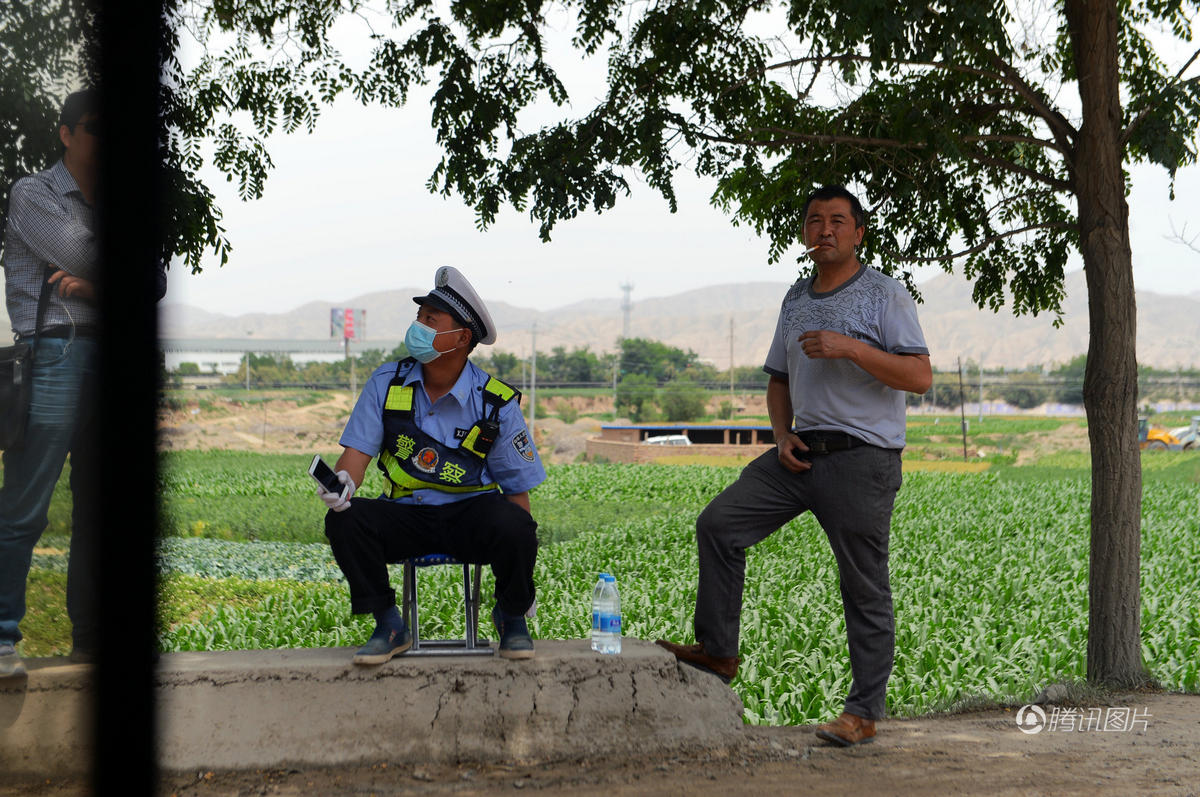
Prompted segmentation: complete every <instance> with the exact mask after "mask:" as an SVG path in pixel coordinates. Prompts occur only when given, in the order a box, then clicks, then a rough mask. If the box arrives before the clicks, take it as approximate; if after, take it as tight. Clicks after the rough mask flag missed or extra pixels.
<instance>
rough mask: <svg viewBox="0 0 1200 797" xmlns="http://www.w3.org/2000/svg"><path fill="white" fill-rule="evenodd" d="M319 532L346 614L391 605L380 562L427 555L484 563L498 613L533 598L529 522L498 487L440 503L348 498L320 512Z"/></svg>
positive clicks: (533, 545)
mask: <svg viewBox="0 0 1200 797" xmlns="http://www.w3.org/2000/svg"><path fill="white" fill-rule="evenodd" d="M325 536H326V537H328V538H329V545H330V547H331V548H332V549H333V557H334V559H336V560H337V563H338V566H339V567H341V569H342V573H343V574H344V575H345V576H346V581H347V582H348V583H349V585H350V610H351V611H352V612H353V613H354V614H369V613H374V612H378V611H384V610H386V609H388V608H390V607H392V606H395V605H396V590H394V589H393V588H392V586H391V582H390V580H389V576H388V570H387V565H388V563H389V562H402V561H404V560H405V559H411V558H414V557H418V556H424V555H426V554H431V553H441V554H447V555H449V556H453V557H454V558H455V559H457V560H459V561H460V562H468V563H471V564H475V563H478V564H487V565H491V568H492V573H493V575H494V576H495V578H496V602H497V603H498V604H499V606H500V608H501V610H502V611H504V612H505V613H507V614H511V615H519V614H524V613H525V611H526V610H528V609H529V607H530V606H531V605H532V604H533V598H534V586H533V565H534V562H535V561H536V559H537V523H536V522H535V521H534V519H533V518H532V517H530V515H529V513H528V512H526V511H525V510H524V509H522V508H521V507H519V506H517V505H516V504H514V503H513V502H511V501H509V500H508V499H507V498H504V497H503V496H502V495H500V494H499V493H484V494H482V495H478V496H473V497H471V498H466V499H463V500H461V501H456V502H454V503H451V504H443V505H440V506H422V505H413V504H399V503H396V502H395V501H389V500H387V499H383V498H352V499H350V508H349V509H346V510H344V511H342V512H334V511H332V510H330V511H329V512H327V513H326V514H325Z"/></svg>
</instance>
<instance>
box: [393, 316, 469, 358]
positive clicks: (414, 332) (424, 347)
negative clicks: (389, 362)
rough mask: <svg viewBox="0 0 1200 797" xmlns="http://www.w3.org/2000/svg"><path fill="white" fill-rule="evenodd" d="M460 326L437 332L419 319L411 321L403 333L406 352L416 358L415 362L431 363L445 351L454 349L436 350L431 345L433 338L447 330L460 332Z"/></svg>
mask: <svg viewBox="0 0 1200 797" xmlns="http://www.w3.org/2000/svg"><path fill="white" fill-rule="evenodd" d="M462 329H463V328H462V327H459V328H458V329H447V330H446V331H445V332H438V331H437V330H436V329H434V328H433V327H431V326H426V325H425V324H422V323H421V322H420V321H413V322H412V323H411V324H409V326H408V332H406V333H405V334H404V346H405V348H407V349H408V353H409V354H411V355H412V356H413V357H416V358H417V362H422V363H431V362H433V361H434V360H436V359H437V358H438V357H441V356H442V355H443V354H445V353H446V352H450V351H454V349H452V348H451V349H446V351H438V350H437V349H435V348H434V347H433V339H434V338H436V337H437V336H438V335H445V334H447V333H449V332H462Z"/></svg>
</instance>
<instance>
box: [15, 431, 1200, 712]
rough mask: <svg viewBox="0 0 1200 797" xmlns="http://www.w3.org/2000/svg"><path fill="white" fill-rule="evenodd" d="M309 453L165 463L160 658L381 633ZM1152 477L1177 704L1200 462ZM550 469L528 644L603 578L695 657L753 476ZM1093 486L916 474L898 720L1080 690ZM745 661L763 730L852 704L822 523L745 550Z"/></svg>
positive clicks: (903, 565)
mask: <svg viewBox="0 0 1200 797" xmlns="http://www.w3.org/2000/svg"><path fill="white" fill-rule="evenodd" d="M1034 423H1040V421H1038V422H1034ZM1046 428H1051V427H1046ZM1022 431H1025V430H1022ZM1001 433H1003V432H1001ZM1008 433H1011V434H1015V432H1014V431H1012V430H1008ZM917 436H920V433H919V432H918V435H917ZM326 454H327V455H330V456H327V458H330V457H331V456H332V454H333V452H326ZM307 459H308V458H307V457H306V456H296V455H267V454H251V453H242V452H176V453H168V454H164V455H163V468H162V476H161V496H162V499H163V501H162V503H163V527H164V530H165V533H166V536H165V538H164V539H163V541H162V544H161V549H160V562H161V571H162V575H163V577H162V582H161V586H160V612H159V613H160V639H161V647H162V649H163V650H164V651H173V650H196V649H244V648H273V647H306V646H329V645H338V646H349V645H356V644H359V643H360V642H361V641H363V640H364V639H365V638H366V636H367V635H368V634H369V633H370V630H371V621H370V618H353V617H351V616H350V615H349V611H348V604H349V600H348V595H347V592H346V588H345V585H344V583H343V582H341V580H340V574H339V572H338V570H337V567H336V565H335V564H334V562H333V559H332V557H331V556H330V553H329V550H328V547H327V546H326V545H325V544H324V537H323V532H322V516H323V514H324V507H323V506H322V505H321V503H320V502H319V501H318V500H317V499H316V498H315V496H314V495H313V493H312V488H311V486H310V481H311V480H310V479H309V477H308V476H307V475H306V474H305V473H304V466H305V465H306V463H307ZM1143 462H1144V481H1145V486H1144V496H1143V542H1142V557H1143V565H1142V640H1143V655H1144V658H1145V662H1146V664H1147V666H1148V668H1149V669H1150V670H1151V672H1152V673H1153V675H1154V676H1155V677H1156V678H1157V679H1158V681H1159V683H1160V684H1161V685H1162V686H1164V687H1165V688H1168V689H1180V690H1187V691H1192V692H1195V691H1200V586H1198V582H1197V579H1196V574H1195V569H1196V562H1197V561H1200V456H1198V455H1197V454H1195V453H1190V452H1182V453H1174V452H1166V453H1159V454H1146V455H1145V456H1144V457H1143ZM549 472H550V478H549V479H548V481H547V482H546V483H545V484H544V485H542V486H541V487H539V488H538V489H537V490H536V491H535V492H534V494H533V506H534V513H535V515H536V516H537V518H538V520H539V524H540V529H539V534H540V536H541V538H542V547H541V549H540V551H539V555H538V565H537V573H536V580H537V584H538V603H539V611H538V615H537V618H536V619H535V620H534V621H533V623H532V630H533V632H534V635H535V637H536V638H566V639H576V638H583V637H585V636H586V635H587V634H588V632H589V629H590V624H589V618H590V605H589V603H590V597H591V588H592V585H593V583H594V581H595V577H596V573H597V572H598V571H600V570H608V571H611V572H613V573H614V574H615V575H616V576H617V579H618V583H619V587H620V590H621V596H622V609H623V614H624V623H625V632H626V634H627V635H629V636H633V637H637V638H641V639H654V638H656V637H660V636H664V637H669V638H671V639H675V640H678V641H692V629H691V615H692V608H693V602H694V600H695V588H696V550H695V540H694V523H695V519H696V516H697V515H698V513H699V512H700V510H701V509H702V508H703V506H704V505H705V503H706V502H707V501H708V500H709V499H710V498H712V497H713V496H714V495H716V494H717V493H718V492H719V491H720V490H721V489H722V488H724V487H725V486H726V485H727V484H728V483H729V482H731V481H732V480H733V479H734V478H735V477H736V475H737V472H738V469H737V468H733V467H714V466H703V465H692V466H686V467H673V466H667V465H583V464H579V465H561V466H553V467H551V468H549ZM64 478H65V477H64ZM372 478H378V477H376V476H373V477H372ZM377 487H378V484H377V483H370V484H368V486H367V487H366V488H364V490H363V491H362V494H370V490H371V489H374V488H377ZM1090 489H1091V488H1090V479H1089V472H1088V462H1087V456H1086V454H1084V455H1077V454H1074V453H1070V452H1067V453H1064V454H1061V455H1058V456H1057V457H1051V458H1049V459H1048V460H1044V461H1043V462H1041V463H1039V464H1038V465H1036V466H1032V467H1009V466H1005V465H1003V464H995V465H994V466H993V467H992V468H991V469H990V470H988V471H984V472H978V473H972V472H958V473H956V472H932V471H925V470H915V469H913V470H909V471H906V475H905V485H904V487H903V488H902V490H901V492H900V495H899V498H898V500H897V504H896V512H895V517H894V520H893V524H892V543H891V578H892V586H893V593H894V601H895V608H896V630H897V634H896V643H897V644H896V666H895V671H894V673H893V675H892V679H891V682H890V684H889V688H888V703H889V711H890V712H891V713H893V714H899V715H911V714H918V713H923V712H927V711H931V710H937V709H944V708H947V707H949V706H951V705H953V704H955V703H956V702H959V701H968V700H975V699H983V700H995V701H1002V702H1004V701H1022V702H1023V701H1024V700H1027V699H1028V698H1029V697H1030V696H1032V695H1033V694H1034V693H1036V692H1037V691H1038V690H1039V689H1040V688H1041V687H1043V686H1045V685H1046V684H1048V683H1051V682H1055V681H1063V680H1078V679H1080V678H1082V677H1083V676H1084V674H1085V650H1086V631H1087V573H1088V562H1087V559H1088V523H1087V517H1088V503H1089V491H1090ZM60 493H61V495H56V498H55V506H54V511H53V515H54V516H53V517H52V523H51V529H50V530H49V531H48V533H47V535H46V536H45V537H44V538H43V540H42V543H41V546H40V547H39V549H38V552H37V553H36V554H35V561H34V567H35V570H34V574H33V577H32V578H31V582H30V590H29V594H30V607H31V609H30V615H29V617H28V618H27V620H26V622H25V624H24V625H23V628H24V629H25V632H26V635H27V639H26V641H25V642H24V643H23V646H24V652H25V654H26V655H47V654H50V653H64V652H66V650H67V649H68V648H69V641H68V639H69V637H68V635H67V633H66V629H65V628H63V623H62V622H61V614H62V609H61V606H62V594H61V593H62V583H63V578H64V577H63V575H62V574H63V573H64V572H65V562H66V550H67V548H68V546H69V537H68V536H67V533H66V532H67V524H68V521H69V514H68V512H67V509H66V508H65V507H64V505H63V502H64V501H66V499H67V493H66V489H65V486H63V485H60ZM485 572H486V571H485ZM397 579H398V575H397ZM489 579H490V574H488V575H485V585H484V592H485V595H486V594H490V585H489V584H488V583H487V581H488V580H489ZM459 583H460V582H459V581H458V578H457V576H456V574H455V571H454V569H452V568H434V569H433V571H432V572H426V573H423V574H422V585H423V586H422V593H423V601H422V605H423V611H422V622H423V630H424V632H425V633H427V634H429V635H431V636H437V635H441V634H456V633H461V630H462V629H461V624H462V619H461V616H460V614H459V612H460V605H461V592H460V587H459ZM52 618H59V619H58V620H54V619H52ZM741 655H742V658H743V663H742V668H741V670H740V673H739V677H738V679H736V680H735V681H734V683H733V687H734V689H735V690H736V691H737V692H738V694H739V695H740V697H741V699H742V701H743V703H744V705H745V717H746V720H747V721H748V722H751V723H772V724H777V723H810V722H813V721H817V720H820V719H826V718H828V717H829V716H830V715H832V714H836V712H837V711H838V710H840V701H841V699H842V697H843V696H844V694H845V692H846V690H847V688H848V686H849V681H850V672H849V666H848V662H847V660H846V653H845V636H844V625H843V619H842V611H841V604H840V598H839V595H838V588H837V570H836V567H835V565H834V561H833V557H832V555H831V554H830V552H829V548H828V545H827V543H826V541H825V538H824V535H823V533H822V532H821V530H820V528H819V527H818V526H817V525H816V523H815V522H814V521H813V520H812V519H811V517H808V516H804V517H801V518H799V519H797V520H795V521H793V522H792V523H790V524H788V525H787V526H785V527H784V528H783V529H782V530H781V531H780V532H778V533H776V534H775V535H773V536H772V537H770V538H768V539H767V540H766V541H765V542H763V543H762V544H760V545H758V546H756V547H755V548H753V549H751V550H750V551H749V552H748V568H747V579H746V593H745V605H744V609H743V613H742V638H741Z"/></svg>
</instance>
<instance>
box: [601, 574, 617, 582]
mask: <svg viewBox="0 0 1200 797" xmlns="http://www.w3.org/2000/svg"><path fill="white" fill-rule="evenodd" d="M600 578H602V579H604V580H605V581H612V582H614V583H615V582H616V580H617V578H616V576H614V575H613V574H612V573H601V574H600Z"/></svg>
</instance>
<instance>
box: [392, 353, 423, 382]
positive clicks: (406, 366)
mask: <svg viewBox="0 0 1200 797" xmlns="http://www.w3.org/2000/svg"><path fill="white" fill-rule="evenodd" d="M416 364H417V358H416V357H405V358H404V359H403V360H400V361H398V362H397V363H396V373H395V374H393V375H392V379H399V378H400V377H402V376H404V375H405V374H407V373H408V372H409V371H411V370H412V369H413V366H414V365H416Z"/></svg>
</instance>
